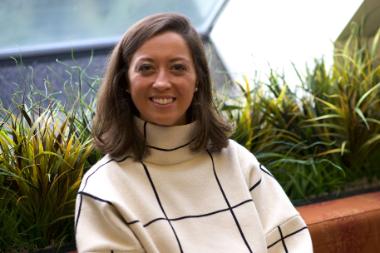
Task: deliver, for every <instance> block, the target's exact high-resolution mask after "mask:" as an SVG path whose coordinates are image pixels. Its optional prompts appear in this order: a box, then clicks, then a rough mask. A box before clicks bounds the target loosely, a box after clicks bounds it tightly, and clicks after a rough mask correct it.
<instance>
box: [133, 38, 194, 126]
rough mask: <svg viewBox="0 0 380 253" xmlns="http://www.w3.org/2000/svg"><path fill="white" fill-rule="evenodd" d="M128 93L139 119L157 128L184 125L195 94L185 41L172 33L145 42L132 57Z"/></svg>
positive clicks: (188, 51)
mask: <svg viewBox="0 0 380 253" xmlns="http://www.w3.org/2000/svg"><path fill="white" fill-rule="evenodd" d="M128 79H129V86H130V87H129V88H128V90H129V92H130V93H131V97H132V101H133V103H134V104H135V106H136V107H137V110H138V111H139V115H140V118H141V119H143V120H145V121H149V122H151V123H155V124H158V125H166V126H170V125H184V124H186V123H187V122H189V119H187V117H186V111H187V109H188V108H189V106H190V104H191V101H192V100H193V94H194V92H195V91H196V85H195V83H196V73H195V67H194V62H193V59H192V56H191V54H190V50H189V48H188V46H187V45H186V41H185V40H184V39H183V38H182V37H181V35H179V34H177V33H174V32H165V33H163V34H159V35H157V36H155V37H153V38H151V39H149V40H147V41H146V42H145V43H144V44H143V45H142V46H141V47H140V48H139V49H138V50H137V51H136V52H135V53H134V55H133V57H132V59H131V63H130V67H129V70H128Z"/></svg>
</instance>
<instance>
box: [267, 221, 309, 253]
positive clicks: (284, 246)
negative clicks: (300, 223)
mask: <svg viewBox="0 0 380 253" xmlns="http://www.w3.org/2000/svg"><path fill="white" fill-rule="evenodd" d="M305 229H307V227H306V226H305V227H302V228H300V229H297V230H296V231H293V232H291V233H289V234H287V235H285V236H284V235H283V232H282V229H281V227H280V226H277V230H278V232H279V234H280V239H278V240H276V241H275V242H273V243H272V244H270V245H268V249H270V248H272V247H273V246H275V245H276V244H277V243H280V242H281V243H282V246H283V248H284V251H285V252H286V253H288V252H289V251H288V248H287V246H286V239H287V238H289V237H291V236H293V235H295V234H298V233H299V232H301V231H303V230H305Z"/></svg>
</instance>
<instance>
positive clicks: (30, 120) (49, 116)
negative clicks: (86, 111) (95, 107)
mask: <svg viewBox="0 0 380 253" xmlns="http://www.w3.org/2000/svg"><path fill="white" fill-rule="evenodd" d="M77 120H78V119H77V118H76V115H75V113H64V112H63V111H62V110H61V108H60V107H59V106H58V105H51V106H49V107H48V108H47V109H42V108H31V109H27V108H25V107H24V106H20V107H19V108H18V111H17V112H10V111H2V122H1V128H0V187H1V192H0V194H1V196H0V198H1V199H0V203H1V207H2V211H0V215H1V216H0V224H1V226H0V233H1V234H0V246H1V249H2V250H4V251H5V250H6V249H7V247H27V248H28V247H32V248H33V247H45V246H48V245H56V246H58V245H59V244H60V243H62V242H67V241H68V240H69V241H72V239H73V238H72V235H73V219H74V218H73V212H74V206H75V197H76V193H77V190H78V187H79V184H80V181H81V177H82V175H83V172H84V170H85V169H86V168H87V167H88V166H89V164H88V159H89V158H90V156H91V155H93V147H92V144H91V138H90V135H88V133H86V132H85V131H81V130H83V129H81V128H80V127H78V126H79V125H80V124H78V121H77ZM20 242H23V243H20Z"/></svg>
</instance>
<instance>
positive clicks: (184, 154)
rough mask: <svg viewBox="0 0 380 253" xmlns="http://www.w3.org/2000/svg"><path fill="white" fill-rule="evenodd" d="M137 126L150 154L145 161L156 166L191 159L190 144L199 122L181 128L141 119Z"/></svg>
mask: <svg viewBox="0 0 380 253" xmlns="http://www.w3.org/2000/svg"><path fill="white" fill-rule="evenodd" d="M135 124H136V125H137V128H138V129H139V130H140V131H141V133H142V134H143V136H144V138H145V142H146V145H147V148H148V149H149V153H148V155H147V157H146V158H144V161H146V162H150V163H155V164H168V165H169V164H176V163H180V162H183V161H186V160H189V159H191V157H193V156H194V152H192V151H191V150H190V144H191V142H192V140H193V139H194V137H195V136H194V129H195V128H196V127H197V125H198V123H197V122H192V123H190V124H186V125H181V126H159V125H155V124H152V123H149V122H146V121H143V120H141V119H139V118H137V117H136V118H135Z"/></svg>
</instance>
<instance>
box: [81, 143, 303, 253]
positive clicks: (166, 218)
mask: <svg viewBox="0 0 380 253" xmlns="http://www.w3.org/2000/svg"><path fill="white" fill-rule="evenodd" d="M181 147H184V146H181ZM164 151H168V152H170V151H171V150H164ZM207 153H208V155H209V157H210V160H211V163H212V170H213V174H214V177H215V180H216V182H217V184H218V187H219V190H220V193H221V194H222V196H223V199H224V201H225V203H226V206H227V207H226V208H224V209H219V210H215V211H212V212H208V213H203V214H194V215H186V216H181V217H174V218H169V217H168V216H167V214H166V211H165V208H164V206H163V204H162V202H161V199H160V196H159V194H158V192H157V189H156V187H155V184H154V181H153V179H152V177H151V175H150V173H149V169H148V167H147V166H146V164H145V163H144V162H142V161H141V165H142V166H143V168H144V171H145V174H146V176H147V178H148V180H149V182H150V185H151V188H152V190H153V192H154V195H155V198H156V200H157V203H158V205H159V207H160V209H161V212H162V214H163V217H158V218H155V219H153V220H151V221H149V222H147V223H145V224H143V226H144V227H148V226H150V225H151V224H153V223H155V222H158V221H166V222H168V224H169V225H170V227H171V230H172V232H173V236H174V237H175V239H176V241H177V244H178V251H179V252H184V249H183V247H182V244H181V241H180V235H178V233H177V231H176V230H175V227H174V226H173V223H172V222H175V221H179V220H184V219H194V218H201V217H206V216H210V215H215V214H218V213H221V212H230V213H231V218H233V220H234V223H235V224H236V228H237V230H238V231H239V233H240V235H241V238H242V242H244V244H245V245H246V248H247V251H248V252H253V251H252V249H251V246H250V245H249V243H248V241H247V239H246V236H245V234H244V232H243V230H242V228H241V225H240V223H239V220H238V218H237V216H236V214H235V212H234V209H235V208H238V207H240V206H242V205H245V204H248V203H250V202H253V200H252V198H250V199H246V200H244V201H242V202H240V203H238V204H236V205H234V206H231V204H230V201H229V199H228V198H227V196H226V193H225V190H224V189H223V186H222V184H221V182H220V180H219V177H218V174H217V171H216V168H215V164H214V159H213V156H212V154H211V152H209V151H207ZM127 158H129V157H128V156H127V157H125V158H123V159H121V160H115V159H109V160H108V161H106V162H104V163H103V164H101V165H100V166H99V167H98V168H96V169H95V170H94V171H93V172H92V173H91V174H90V175H89V176H88V177H87V178H86V180H85V182H84V186H83V188H82V190H80V191H79V192H78V194H79V196H80V199H79V201H80V203H79V210H78V214H77V218H76V224H75V227H77V224H78V221H79V218H80V213H81V206H82V198H83V196H86V197H90V198H92V199H94V200H96V201H100V202H103V203H106V204H109V205H111V206H112V207H113V203H112V202H110V201H108V200H105V199H101V198H99V197H97V196H94V195H92V194H89V193H86V192H85V188H86V186H87V183H88V180H89V178H90V177H92V176H93V175H94V174H95V173H96V172H97V171H99V169H100V168H102V167H104V166H105V165H107V164H108V163H110V162H113V161H114V162H122V161H124V160H126V159H127ZM260 170H261V171H262V172H263V173H265V174H266V175H268V176H270V177H273V175H272V174H271V173H270V172H269V171H267V170H266V169H265V167H264V166H262V165H261V164H260ZM262 176H263V175H262ZM261 182H262V179H261V178H260V179H259V180H258V181H257V182H255V183H254V184H253V185H252V186H251V187H249V191H250V192H252V191H254V190H255V189H256V188H257V187H259V185H260V184H261ZM120 217H121V216H120ZM123 222H124V224H126V225H127V226H130V225H133V224H136V223H139V222H141V221H140V220H133V221H125V220H123ZM306 228H307V227H303V228H301V229H299V230H297V231H294V232H292V233H290V234H287V235H285V236H284V235H283V232H282V230H281V227H280V226H278V227H277V229H278V232H279V234H280V239H278V240H277V241H275V242H274V243H272V244H271V245H269V246H267V248H268V249H269V248H271V247H273V246H274V245H276V244H277V243H279V242H281V243H282V245H283V247H284V250H285V252H288V249H287V246H286V239H287V238H289V237H290V236H292V235H295V234H297V233H298V232H301V231H302V230H304V229H306Z"/></svg>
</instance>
